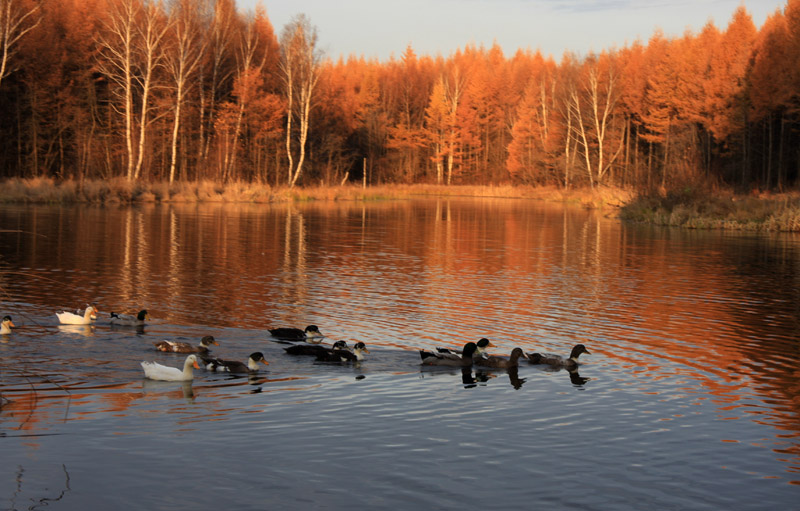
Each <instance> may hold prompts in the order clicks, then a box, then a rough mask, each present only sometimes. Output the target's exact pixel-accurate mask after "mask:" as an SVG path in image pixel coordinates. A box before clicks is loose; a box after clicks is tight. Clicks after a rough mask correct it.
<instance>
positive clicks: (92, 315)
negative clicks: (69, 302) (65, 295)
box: [56, 305, 97, 325]
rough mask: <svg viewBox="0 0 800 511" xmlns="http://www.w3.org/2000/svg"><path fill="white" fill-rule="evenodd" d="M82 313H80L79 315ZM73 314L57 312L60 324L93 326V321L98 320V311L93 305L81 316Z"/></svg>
mask: <svg viewBox="0 0 800 511" xmlns="http://www.w3.org/2000/svg"><path fill="white" fill-rule="evenodd" d="M79 312H80V311H78V313H79ZM78 313H72V312H67V311H64V312H56V317H57V318H58V322H59V323H61V324H62V325H91V324H92V320H95V319H97V309H96V308H95V307H93V306H91V305H88V306H87V307H86V311H85V312H84V313H83V316H81V315H80V314H78Z"/></svg>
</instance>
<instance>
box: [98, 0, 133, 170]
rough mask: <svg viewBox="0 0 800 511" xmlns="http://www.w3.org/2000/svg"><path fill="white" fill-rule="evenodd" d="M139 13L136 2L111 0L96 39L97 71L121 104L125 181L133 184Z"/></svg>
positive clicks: (119, 109)
mask: <svg viewBox="0 0 800 511" xmlns="http://www.w3.org/2000/svg"><path fill="white" fill-rule="evenodd" d="M141 10H142V5H141V2H140V1H139V0H111V1H110V2H109V12H108V17H107V19H106V20H105V26H104V27H103V32H102V33H101V34H99V36H98V43H99V45H100V53H99V56H98V68H99V70H100V72H101V73H103V75H104V76H105V77H106V79H108V80H109V82H110V83H111V86H110V87H109V90H110V92H111V94H113V95H114V96H116V97H117V99H118V101H119V102H120V103H121V105H120V106H119V108H118V111H119V112H120V115H121V116H122V118H123V122H124V125H125V135H124V138H125V149H126V151H125V155H126V166H125V169H126V170H125V175H126V176H127V178H128V180H133V178H134V170H135V166H136V155H135V152H134V151H135V150H134V130H135V119H134V116H135V110H134V104H133V102H134V86H135V81H136V76H135V73H136V63H135V58H136V57H135V52H136V42H135V38H136V30H137V27H136V23H137V19H138V17H139V15H140V12H141Z"/></svg>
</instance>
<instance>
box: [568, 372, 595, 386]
mask: <svg viewBox="0 0 800 511" xmlns="http://www.w3.org/2000/svg"><path fill="white" fill-rule="evenodd" d="M567 372H568V373H569V381H571V382H572V384H573V385H575V386H576V387H583V385H584V384H585V383H586V382H587V381H589V380H591V378H584V377H583V376H581V375H580V374H578V370H577V369H572V370H569V369H568V370H567Z"/></svg>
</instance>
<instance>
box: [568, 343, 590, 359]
mask: <svg viewBox="0 0 800 511" xmlns="http://www.w3.org/2000/svg"><path fill="white" fill-rule="evenodd" d="M581 353H586V354H587V355H591V353H589V350H587V349H586V346H584V345H583V344H576V345H575V347H573V348H572V352H571V353H570V354H569V358H571V359H575V360H577V359H578V357H579V356H580V355H581Z"/></svg>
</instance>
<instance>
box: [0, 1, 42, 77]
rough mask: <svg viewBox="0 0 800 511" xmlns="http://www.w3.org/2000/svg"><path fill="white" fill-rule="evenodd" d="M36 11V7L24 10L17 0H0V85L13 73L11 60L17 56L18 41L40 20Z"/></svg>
mask: <svg viewBox="0 0 800 511" xmlns="http://www.w3.org/2000/svg"><path fill="white" fill-rule="evenodd" d="M38 10H39V6H38V5H36V6H35V7H33V8H31V9H25V7H24V6H23V5H22V3H21V2H19V1H18V0H0V50H1V51H2V53H0V85H2V83H3V78H5V77H7V76H8V75H9V74H11V73H12V72H13V71H14V68H13V66H12V65H11V59H12V58H13V57H14V55H16V54H17V46H18V43H19V40H20V39H22V38H23V37H24V36H25V34H27V33H28V32H30V31H31V30H33V29H34V28H36V26H37V25H39V22H40V21H41V20H42V18H41V17H39V16H37V11H38Z"/></svg>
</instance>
